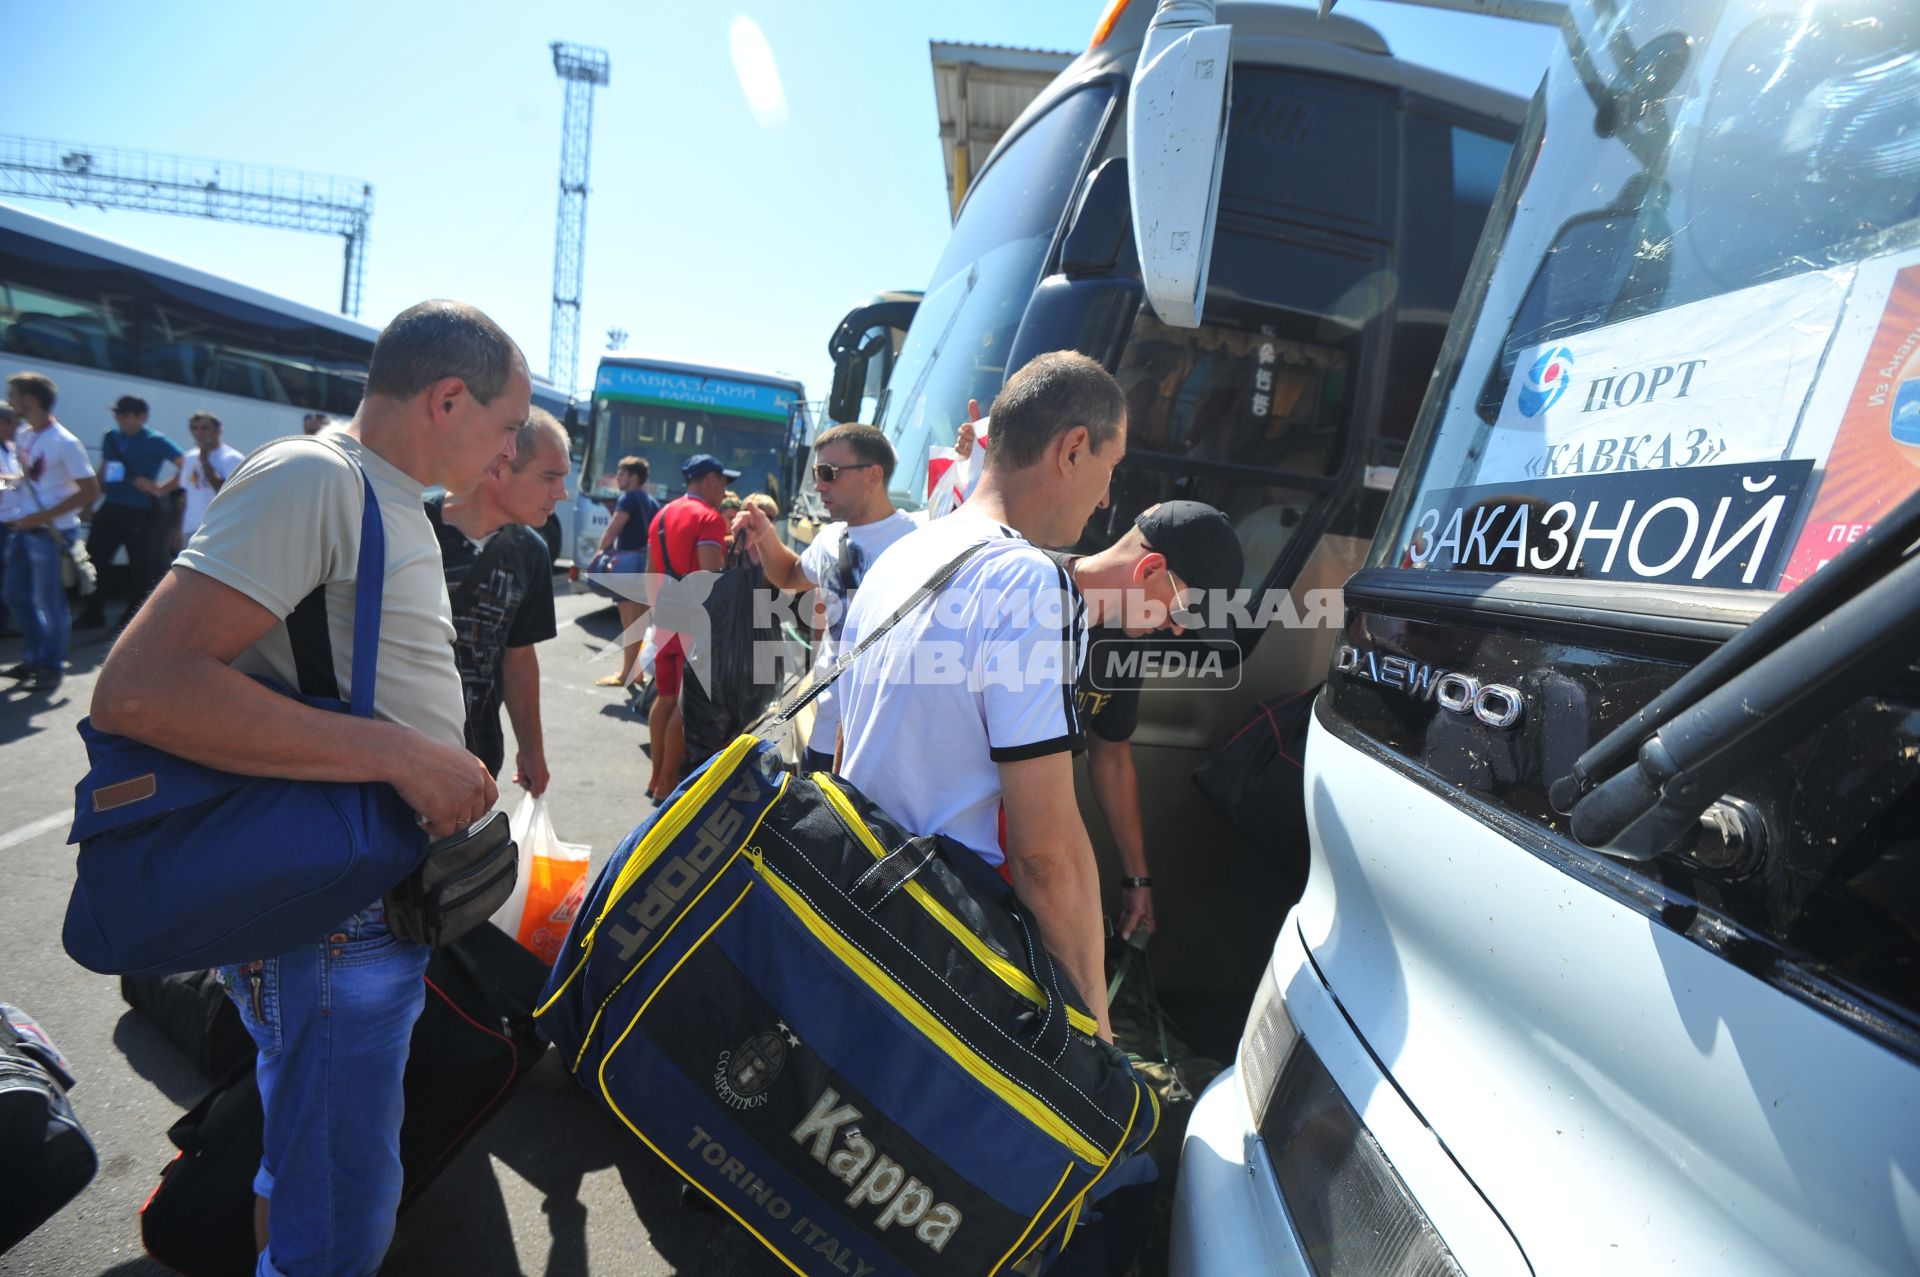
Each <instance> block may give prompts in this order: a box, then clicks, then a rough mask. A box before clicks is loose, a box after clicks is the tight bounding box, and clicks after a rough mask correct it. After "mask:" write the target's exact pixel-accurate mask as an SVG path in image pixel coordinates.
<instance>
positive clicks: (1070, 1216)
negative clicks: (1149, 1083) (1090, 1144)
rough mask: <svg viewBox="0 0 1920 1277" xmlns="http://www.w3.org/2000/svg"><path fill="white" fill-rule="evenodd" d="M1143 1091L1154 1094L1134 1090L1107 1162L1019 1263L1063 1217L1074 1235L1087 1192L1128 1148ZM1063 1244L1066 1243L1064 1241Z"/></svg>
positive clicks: (1043, 1243) (1039, 1244) (1042, 1242)
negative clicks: (1118, 1137) (1124, 1121)
mask: <svg viewBox="0 0 1920 1277" xmlns="http://www.w3.org/2000/svg"><path fill="white" fill-rule="evenodd" d="M1141 1091H1146V1092H1147V1094H1148V1095H1152V1094H1153V1092H1152V1090H1151V1089H1149V1088H1147V1087H1138V1088H1136V1089H1135V1090H1134V1093H1133V1112H1131V1113H1129V1114H1128V1115H1127V1129H1126V1130H1125V1131H1124V1132H1122V1133H1121V1135H1120V1140H1119V1142H1118V1143H1116V1144H1115V1145H1114V1146H1113V1152H1112V1153H1111V1154H1109V1155H1108V1156H1107V1158H1106V1164H1105V1165H1103V1166H1102V1167H1101V1168H1100V1170H1099V1171H1098V1173H1096V1174H1095V1175H1094V1177H1093V1178H1092V1179H1090V1180H1088V1181H1087V1186H1086V1187H1085V1188H1083V1189H1081V1190H1080V1191H1079V1192H1078V1193H1075V1194H1074V1197H1073V1200H1072V1201H1071V1202H1068V1203H1067V1208H1066V1209H1065V1210H1063V1211H1061V1212H1060V1214H1059V1215H1058V1216H1056V1217H1055V1218H1054V1221H1053V1222H1052V1223H1051V1224H1049V1225H1047V1231H1046V1232H1044V1233H1041V1234H1040V1236H1039V1237H1038V1238H1037V1239H1035V1241H1034V1243H1033V1245H1031V1246H1029V1247H1027V1254H1026V1255H1022V1256H1020V1258H1019V1260H1016V1261H1015V1262H1017V1263H1023V1262H1025V1260H1026V1258H1027V1255H1031V1254H1033V1252H1034V1251H1036V1250H1039V1249H1040V1247H1041V1246H1043V1245H1045V1244H1046V1240H1047V1238H1049V1237H1051V1236H1053V1230H1054V1229H1056V1228H1058V1227H1060V1221H1061V1220H1063V1219H1064V1220H1068V1221H1069V1222H1068V1224H1067V1236H1068V1237H1072V1236H1073V1224H1072V1222H1071V1221H1073V1220H1077V1219H1078V1218H1079V1217H1080V1204H1081V1203H1082V1202H1084V1201H1086V1200H1087V1194H1088V1193H1091V1192H1092V1191H1093V1186H1094V1185H1095V1184H1098V1183H1099V1182H1100V1180H1101V1178H1102V1177H1103V1176H1105V1175H1106V1173H1107V1172H1108V1171H1110V1170H1112V1169H1113V1164H1114V1163H1115V1162H1117V1161H1119V1160H1120V1154H1121V1153H1122V1152H1124V1151H1125V1150H1126V1147H1127V1137H1128V1136H1129V1135H1132V1134H1133V1124H1134V1123H1135V1122H1136V1121H1138V1120H1139V1119H1140V1092H1141ZM1094 1160H1096V1161H1098V1160H1099V1159H1098V1158H1096V1159H1094ZM1062 1244H1063V1245H1064V1243H1062Z"/></svg>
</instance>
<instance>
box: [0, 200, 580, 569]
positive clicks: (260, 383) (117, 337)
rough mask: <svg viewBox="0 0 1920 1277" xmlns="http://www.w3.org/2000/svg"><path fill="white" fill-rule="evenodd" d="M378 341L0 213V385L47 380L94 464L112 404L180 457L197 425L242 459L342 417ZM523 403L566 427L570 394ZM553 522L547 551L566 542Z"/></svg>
mask: <svg viewBox="0 0 1920 1277" xmlns="http://www.w3.org/2000/svg"><path fill="white" fill-rule="evenodd" d="M379 332H380V330H379V329H378V328H375V327H373V326H372V325H369V324H363V323H361V322H360V321H359V320H356V319H349V318H348V317H347V316H345V315H336V314H332V313H331V312H328V311H324V310H320V309H317V308H315V307H312V306H306V305H302V304H301V303H299V302H296V301H289V300H288V299H287V298H284V297H276V296H274V295H273V294H272V293H267V292H262V291H261V290H259V289H257V288H249V287H247V286H246V285H244V284H237V283H235V282H233V281H232V280H228V279H222V278H220V277H219V276H217V275H209V274H207V273H206V272H205V271H200V270H195V269H194V268H193V267H191V266H183V265H181V264H180V263H179V262H170V261H168V260H166V259H165V258H162V257H156V256H154V255H153V254H151V253H144V252H141V251H140V250H139V249H136V248H129V247H128V246H126V245H124V244H120V243H116V242H115V241H113V240H110V239H104V238H102V237H100V236H98V235H90V234H87V233H86V232H84V231H78V230H74V229H73V228H72V227H68V226H62V225H61V224H60V223H58V222H53V221H49V220H47V219H46V218H43V217H35V216H34V215H32V214H31V213H24V212H21V211H20V210H19V209H16V208H9V207H6V206H4V205H0V366H3V367H4V373H0V375H6V374H11V373H14V372H18V371H23V370H31V371H34V372H42V373H45V374H46V375H47V376H49V377H51V378H53V380H54V382H55V383H56V384H58V385H59V387H60V401H59V403H58V404H57V405H56V406H55V409H54V411H55V415H57V416H58V417H59V418H60V420H61V421H62V422H63V423H64V424H65V425H66V427H67V428H68V429H69V430H71V431H73V432H74V433H75V434H76V435H78V436H79V437H80V439H81V441H82V442H83V443H85V444H86V445H87V447H88V449H89V450H91V451H92V452H93V454H94V460H95V463H96V464H98V461H99V448H100V440H101V439H102V438H103V437H104V436H105V434H106V432H107V431H109V430H111V429H113V425H114V422H113V412H112V405H113V403H114V401H115V400H117V399H118V398H120V396H122V395H137V396H138V397H140V398H142V399H144V400H146V401H147V403H148V405H149V406H150V408H151V410H152V416H151V418H150V421H149V425H150V426H151V428H152V429H154V430H156V431H158V432H160V433H161V434H164V435H166V436H168V437H169V438H171V439H172V440H173V441H174V442H175V443H178V444H180V445H181V446H182V447H189V446H191V444H192V440H191V439H190V437H189V436H188V434H187V417H188V415H189V414H190V413H195V412H201V411H205V412H211V413H212V414H213V415H214V416H216V417H218V418H220V421H221V424H222V427H223V436H224V438H225V440H226V442H227V443H229V444H231V445H232V446H233V447H235V448H238V449H240V450H241V451H242V452H251V451H252V450H253V449H255V448H257V447H259V446H260V445H261V444H263V443H265V442H267V441H268V440H269V439H278V438H280V437H282V436H283V435H293V434H299V433H300V429H301V421H302V418H304V417H305V415H306V414H307V413H310V412H324V413H328V414H329V415H332V416H335V417H339V418H343V419H344V418H347V417H351V416H352V415H353V413H354V410H355V409H356V408H357V407H358V406H359V404H360V396H361V393H362V391H363V390H365V388H366V382H367V359H368V357H369V356H370V355H371V354H372V352H373V341H374V338H375V337H377V336H378V335H379ZM533 402H534V403H535V404H537V405H539V406H540V407H542V408H545V409H546V410H547V411H549V412H551V413H553V415H554V416H556V417H558V418H560V419H561V420H563V421H568V420H569V418H570V413H569V404H568V400H567V395H566V393H565V392H564V391H562V390H559V389H557V388H556V387H554V386H552V385H550V384H549V383H547V382H546V381H544V380H542V379H539V378H535V379H534V383H533ZM575 428H576V426H575V425H574V424H573V423H572V422H570V424H569V432H570V433H571V432H572V431H573V430H574V429H575ZM574 451H575V459H576V461H577V460H578V459H579V454H580V452H581V449H580V448H579V447H577V446H576V448H575V450H574ZM560 518H561V523H562V527H561V528H560V529H559V530H558V533H557V534H556V533H555V530H554V529H552V528H550V529H549V542H550V544H554V545H556V546H564V545H565V544H566V543H567V542H568V541H569V540H571V537H570V536H569V535H568V534H567V533H568V530H567V529H566V528H565V526H564V525H565V522H566V516H565V515H561V516H560Z"/></svg>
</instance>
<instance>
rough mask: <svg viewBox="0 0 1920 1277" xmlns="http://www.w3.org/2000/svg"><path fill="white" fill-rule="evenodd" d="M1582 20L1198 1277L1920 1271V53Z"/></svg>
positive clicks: (1541, 133)
mask: <svg viewBox="0 0 1920 1277" xmlns="http://www.w3.org/2000/svg"><path fill="white" fill-rule="evenodd" d="M1225 7H1226V6H1224V5H1223V6H1221V8H1222V10H1223V11H1224V10H1225ZM1488 7H1489V8H1492V7H1495V6H1488ZM1509 8H1510V9H1511V10H1512V11H1513V12H1516V13H1535V14H1539V15H1541V16H1546V17H1552V16H1554V15H1553V13H1552V11H1551V8H1550V7H1549V6H1544V5H1540V6H1531V7H1528V8H1524V9H1523V8H1522V7H1520V6H1509ZM1569 10H1570V12H1568V13H1567V14H1566V15H1565V16H1564V19H1563V21H1561V22H1560V23H1559V24H1558V25H1559V39H1558V40H1557V41H1556V42H1555V45H1554V47H1553V48H1552V50H1551V53H1550V57H1549V60H1548V64H1547V67H1546V74H1545V79H1544V80H1543V82H1542V84H1541V87H1540V90H1539V92H1538V94H1537V95H1536V96H1535V97H1534V99H1533V105H1532V108H1531V110H1530V112H1529V115H1528V118H1527V120H1526V124H1525V128H1524V131H1523V132H1522V133H1521V135H1520V139H1519V142H1518V144H1517V145H1516V146H1515V147H1514V150H1513V157H1512V162H1511V163H1510V165H1509V166H1508V168H1507V170H1506V173H1505V175H1504V177H1503V178H1502V180H1501V184H1500V188H1499V193H1498V195H1497V196H1496V198H1495V199H1494V201H1493V206H1492V212H1491V215H1490V217H1489V219H1488V222H1487V227H1486V233H1485V235H1484V237H1483V238H1482V239H1481V240H1480V243H1479V247H1478V249H1477V251H1476V254H1475V257H1474V262H1473V266H1472V268H1471V270H1470V272H1469V274H1468V276H1467V280H1466V284H1465V286H1464V290H1463V292H1462V294H1461V302H1460V306H1459V308H1458V310H1456V311H1455V313H1454V317H1453V321H1452V325H1451V327H1450V329H1449V330H1448V332H1447V334H1446V338H1445V343H1444V345H1443V346H1442V347H1441V350H1440V353H1439V357H1438V359H1437V362H1436V365H1435V367H1434V373H1433V377H1432V379H1431V381H1429V382H1428V383H1427V390H1426V398H1425V402H1424V406H1423V407H1422V408H1421V409H1420V412H1419V416H1418V420H1417V422H1416V423H1415V425H1414V429H1413V433H1412V435H1411V437H1410V438H1409V440H1408V442H1407V445H1406V449H1405V452H1404V455H1403V457H1402V460H1401V464H1400V472H1399V479H1398V482H1397V483H1396V485H1395V487H1394V489H1393V491H1392V493H1391V494H1390V496H1389V499H1388V501H1387V505H1386V509H1385V511H1384V513H1383V514H1382V516H1381V519H1380V522H1379V530H1378V534H1377V536H1376V537H1375V539H1374V541H1373V547H1372V550H1371V551H1370V552H1369V554H1368V556H1367V558H1366V560H1365V563H1364V565H1363V568H1362V570H1361V571H1359V572H1358V573H1356V574H1355V575H1353V576H1352V577H1351V578H1349V579H1348V581H1347V583H1346V586H1345V595H1344V602H1345V626H1344V629H1343V630H1342V632H1341V633H1340V634H1339V636H1338V638H1337V644H1338V646H1337V647H1336V649H1335V651H1334V653H1333V659H1332V660H1331V661H1330V662H1329V663H1328V665H1329V669H1328V675H1329V676H1328V681H1327V685H1326V688H1325V690H1324V692H1322V694H1321V695H1320V697H1319V698H1318V701H1317V702H1316V704H1315V705H1314V708H1313V717H1312V726H1311V732H1310V735H1309V738H1308V741H1307V745H1306V750H1305V753H1304V756H1303V763H1304V786H1305V796H1306V802H1307V813H1308V816H1309V820H1310V827H1311V841H1312V848H1311V869H1310V872H1309V877H1308V882H1307V887H1306V892H1305V895H1304V896H1303V897H1302V898H1301V899H1300V901H1299V903H1298V904H1297V905H1296V906H1295V907H1294V908H1293V910H1292V911H1291V912H1290V913H1289V914H1288V915H1287V916H1286V919H1285V923H1284V925H1283V926H1282V927H1281V928H1280V933H1279V936H1278V938H1277V939H1276V941H1275V944H1274V946H1273V950H1272V953H1271V955H1270V958H1269V960H1268V962H1267V964H1266V968H1265V974H1264V977H1263V980H1262V985H1261V989H1260V992H1259V995H1258V996H1257V998H1256V1000H1255V1002H1254V1005H1253V1008H1252V1010H1251V1013H1250V1014H1249V1016H1248V1018H1247V1022H1246V1029H1245V1033H1244V1036H1243V1038H1242V1040H1241V1043H1240V1046H1239V1049H1238V1051H1237V1053H1236V1059H1235V1063H1234V1066H1233V1067H1232V1068H1230V1069H1229V1070H1228V1071H1227V1072H1226V1073H1224V1074H1222V1075H1221V1078H1220V1079H1219V1080H1218V1081H1217V1082H1216V1083H1215V1084H1214V1085H1213V1087H1212V1088H1211V1089H1210V1090H1208V1091H1207V1092H1206V1093H1205V1095H1204V1096H1203V1097H1202V1098H1201V1099H1200V1100H1199V1101H1198V1103H1197V1104H1196V1105H1195V1111H1194V1114H1193V1117H1192V1120H1191V1122H1190V1124H1189V1125H1188V1128H1187V1135H1186V1144H1185V1153H1184V1156H1183V1158H1182V1162H1181V1169H1180V1180H1179V1188H1178V1201H1177V1207H1176V1210H1175V1213H1174V1221H1173V1252H1172V1262H1171V1264H1170V1268H1169V1271H1170V1272H1171V1273H1172V1274H1173V1277H1207V1275H1208V1274H1213V1273H1253V1272H1259V1273H1264V1274H1276V1275H1278V1274H1302V1275H1305V1274H1312V1275H1314V1277H1328V1275H1330V1274H1336V1273H1369V1274H1371V1273H1383V1274H1384V1273H1394V1274H1413V1273H1421V1274H1427V1273H1432V1274H1443V1273H1461V1272H1466V1273H1471V1274H1475V1277H1480V1275H1482V1274H1535V1273H1538V1274H1548V1273H1633V1274H1641V1273H1653V1272H1670V1273H1686V1274H1689V1275H1690V1277H1703V1275H1706V1274H1727V1275H1728V1277H1761V1275H1763V1274H1764V1275H1778V1277H1785V1275H1786V1274H1800V1273H1808V1274H1814V1273H1817V1274H1821V1277H1835V1275H1838V1274H1887V1275H1891V1274H1895V1273H1900V1274H1911V1273H1915V1272H1920V980H1916V978H1915V973H1916V971H1920V886H1917V885H1916V884H1920V837H1916V831H1920V684H1916V680H1915V677H1914V672H1913V663H1914V657H1915V654H1916V652H1920V556H1916V555H1915V554H1913V553H1912V552H1911V550H1912V547H1913V546H1914V544H1915V542H1916V539H1920V430H1916V429H1915V426H1916V416H1920V414H1917V413H1915V412H1912V411H1909V406H1910V405H1912V404H1914V403H1915V402H1916V401H1920V357H1916V356H1915V353H1914V352H1915V348H1916V346H1920V340H1917V337H1920V149H1917V148H1916V147H1915V145H1914V141H1913V139H1914V137H1915V136H1916V134H1915V123H1916V120H1917V119H1920V111H1916V102H1920V96H1917V95H1916V87H1917V86H1920V13H1916V12H1915V10H1914V9H1913V8H1912V6H1894V5H1884V6H1879V7H1877V8H1876V9H1869V8H1866V7H1863V6H1860V5H1857V4H1853V3H1849V2H1847V0H1624V2H1622V0H1574V2H1573V3H1572V4H1571V5H1570V6H1569ZM1180 850H1181V851H1183V852H1184V851H1186V850H1187V848H1185V847H1182V848H1180ZM1275 912H1276V913H1277V912H1278V911H1277V910H1275Z"/></svg>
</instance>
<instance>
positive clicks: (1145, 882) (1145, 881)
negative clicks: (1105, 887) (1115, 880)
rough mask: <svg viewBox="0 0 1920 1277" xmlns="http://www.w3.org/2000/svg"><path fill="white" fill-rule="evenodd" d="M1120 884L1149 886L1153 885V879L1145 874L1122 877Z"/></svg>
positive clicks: (1125, 885)
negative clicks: (1134, 876) (1135, 876)
mask: <svg viewBox="0 0 1920 1277" xmlns="http://www.w3.org/2000/svg"><path fill="white" fill-rule="evenodd" d="M1120 885H1121V886H1123V887H1151V886H1152V885H1153V879H1152V878H1150V877H1147V876H1145V875H1142V876H1141V877H1138V878H1122V879H1121V880H1120Z"/></svg>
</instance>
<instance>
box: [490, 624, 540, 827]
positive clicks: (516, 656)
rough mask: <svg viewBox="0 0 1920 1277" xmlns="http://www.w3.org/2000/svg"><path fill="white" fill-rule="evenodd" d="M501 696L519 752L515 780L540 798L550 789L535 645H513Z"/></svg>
mask: <svg viewBox="0 0 1920 1277" xmlns="http://www.w3.org/2000/svg"><path fill="white" fill-rule="evenodd" d="M500 684H501V690H500V699H501V700H502V701H504V702H505V703H506V706H507V720H508V721H509V722H511V723H512V724H513V740H514V745H515V748H516V750H517V751H518V753H517V755H516V760H515V771H516V775H515V777H514V779H515V780H518V781H519V782H520V783H521V784H522V785H523V786H525V787H526V790H527V792H528V793H530V794H532V795H533V796H534V797H536V798H538V797H539V796H540V795H541V794H544V793H546V792H547V742H546V736H545V733H544V732H543V731H542V730H541V727H540V658H539V657H538V656H536V655H535V654H534V650H533V644H531V643H528V644H526V645H524V646H521V647H510V648H508V649H507V651H506V655H505V656H504V657H502V658H501V664H500Z"/></svg>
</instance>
